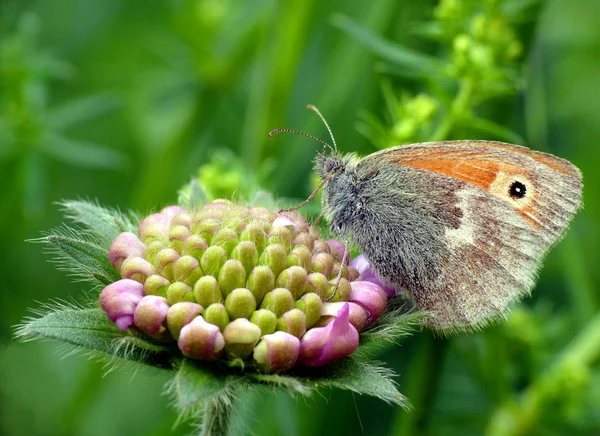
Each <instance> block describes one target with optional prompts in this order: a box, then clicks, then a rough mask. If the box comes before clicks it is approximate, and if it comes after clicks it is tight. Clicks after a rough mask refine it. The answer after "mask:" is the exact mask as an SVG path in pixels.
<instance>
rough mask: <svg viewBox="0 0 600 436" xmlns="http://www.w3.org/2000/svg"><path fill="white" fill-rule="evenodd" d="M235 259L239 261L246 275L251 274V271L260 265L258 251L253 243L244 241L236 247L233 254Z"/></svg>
mask: <svg viewBox="0 0 600 436" xmlns="http://www.w3.org/2000/svg"><path fill="white" fill-rule="evenodd" d="M231 257H232V258H233V259H236V260H239V261H240V262H241V263H242V265H244V269H245V270H246V274H250V271H252V269H253V268H254V267H255V266H256V265H257V264H258V250H256V245H255V244H254V242H252V241H242V242H240V243H239V244H237V245H236V246H235V248H234V249H233V251H232V253H231Z"/></svg>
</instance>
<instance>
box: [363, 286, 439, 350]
mask: <svg viewBox="0 0 600 436" xmlns="http://www.w3.org/2000/svg"><path fill="white" fill-rule="evenodd" d="M426 316H427V314H426V313H424V312H418V311H416V310H409V309H407V306H406V302H405V301H404V300H403V299H401V298H398V299H395V301H394V300H392V301H391V302H390V305H389V307H388V309H387V310H386V312H385V313H384V314H383V315H382V316H381V317H380V318H379V319H378V320H377V321H376V322H375V323H374V324H372V325H370V326H369V327H368V328H367V329H366V330H364V331H362V332H361V334H360V346H361V350H362V351H365V350H364V347H368V348H369V349H370V348H372V347H373V346H378V345H382V344H384V343H398V341H399V340H400V339H401V338H403V337H405V336H408V335H410V334H412V332H413V331H414V329H415V328H416V327H418V326H419V324H420V323H421V321H422V320H423V318H425V317H426Z"/></svg>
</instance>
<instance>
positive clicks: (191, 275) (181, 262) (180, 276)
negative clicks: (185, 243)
mask: <svg viewBox="0 0 600 436" xmlns="http://www.w3.org/2000/svg"><path fill="white" fill-rule="evenodd" d="M201 276H202V270H201V269H200V263H199V262H198V260H197V259H196V258H195V257H192V256H181V257H180V258H179V259H177V260H176V261H175V263H174V264H173V277H174V279H175V280H176V281H178V282H184V283H187V284H188V285H190V286H192V285H193V284H194V283H196V281H197V280H198V279H199V278H200V277H201Z"/></svg>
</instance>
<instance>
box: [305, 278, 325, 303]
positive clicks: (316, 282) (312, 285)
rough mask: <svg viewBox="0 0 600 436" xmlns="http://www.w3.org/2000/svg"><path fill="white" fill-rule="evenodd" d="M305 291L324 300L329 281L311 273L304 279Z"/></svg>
mask: <svg viewBox="0 0 600 436" xmlns="http://www.w3.org/2000/svg"><path fill="white" fill-rule="evenodd" d="M306 283H307V287H306V291H307V292H314V293H315V294H317V295H318V296H319V297H321V298H324V297H326V296H327V290H328V289H329V279H328V278H327V277H325V276H324V275H323V274H321V273H311V274H309V275H308V276H307V277H306Z"/></svg>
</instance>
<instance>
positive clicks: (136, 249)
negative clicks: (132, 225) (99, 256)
mask: <svg viewBox="0 0 600 436" xmlns="http://www.w3.org/2000/svg"><path fill="white" fill-rule="evenodd" d="M145 254H146V245H145V244H144V243H143V242H142V241H140V240H139V238H138V237H137V236H136V235H134V234H133V233H131V232H123V233H121V234H119V236H117V237H116V238H115V240H114V241H113V243H112V244H111V246H110V250H109V251H108V260H109V261H110V263H111V265H112V266H114V267H115V268H116V269H118V270H120V269H121V264H122V263H123V260H125V259H127V258H128V257H132V256H135V257H144V255H145Z"/></svg>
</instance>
